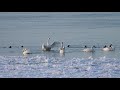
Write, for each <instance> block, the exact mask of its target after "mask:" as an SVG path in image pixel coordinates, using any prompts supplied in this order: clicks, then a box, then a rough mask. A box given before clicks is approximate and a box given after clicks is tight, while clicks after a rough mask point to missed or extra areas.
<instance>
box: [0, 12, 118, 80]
mask: <svg viewBox="0 0 120 90" xmlns="http://www.w3.org/2000/svg"><path fill="white" fill-rule="evenodd" d="M119 29H120V13H119V12H0V77H1V78H4V77H5V78H11V77H12V78H24V77H25V78H119V77H120V40H119V38H120V36H119V33H120V30H119ZM48 37H50V38H51V39H50V43H51V44H52V43H53V42H54V41H59V42H64V46H65V54H64V55H61V54H59V51H58V49H59V46H57V47H55V48H52V50H51V51H50V52H43V51H42V50H41V45H42V44H43V43H46V42H47V38H48ZM111 43H112V44H113V46H114V47H115V51H110V52H104V51H102V50H101V48H102V47H103V46H104V45H110V44H111ZM67 45H71V47H69V48H68V47H67ZM85 45H87V46H88V47H91V46H93V45H95V46H96V47H97V48H95V52H94V53H87V52H82V51H81V50H83V47H84V46H85ZM9 46H12V48H9ZM21 46H24V47H23V48H28V49H30V51H31V52H32V54H30V55H27V56H23V55H22V49H23V48H22V47H21Z"/></svg>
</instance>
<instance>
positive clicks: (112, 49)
mask: <svg viewBox="0 0 120 90" xmlns="http://www.w3.org/2000/svg"><path fill="white" fill-rule="evenodd" d="M102 50H103V51H114V50H115V48H114V47H113V46H112V44H110V46H106V45H105V46H104V47H103V48H102Z"/></svg>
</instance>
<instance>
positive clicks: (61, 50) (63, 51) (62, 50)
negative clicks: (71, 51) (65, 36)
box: [59, 42, 65, 54]
mask: <svg viewBox="0 0 120 90" xmlns="http://www.w3.org/2000/svg"><path fill="white" fill-rule="evenodd" d="M59 52H60V53H61V54H63V53H65V47H64V46H63V42H62V43H61V47H60V48H59Z"/></svg>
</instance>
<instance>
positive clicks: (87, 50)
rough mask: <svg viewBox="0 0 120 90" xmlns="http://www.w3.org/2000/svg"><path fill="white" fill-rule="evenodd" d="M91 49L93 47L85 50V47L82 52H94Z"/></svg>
mask: <svg viewBox="0 0 120 90" xmlns="http://www.w3.org/2000/svg"><path fill="white" fill-rule="evenodd" d="M93 47H95V46H92V47H91V48H87V46H85V48H84V49H83V50H82V51H84V52H94V49H93Z"/></svg>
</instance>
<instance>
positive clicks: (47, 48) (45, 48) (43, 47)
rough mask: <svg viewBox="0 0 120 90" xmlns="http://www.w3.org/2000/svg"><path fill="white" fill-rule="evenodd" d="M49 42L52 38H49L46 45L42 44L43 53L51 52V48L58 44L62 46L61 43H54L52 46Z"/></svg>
mask: <svg viewBox="0 0 120 90" xmlns="http://www.w3.org/2000/svg"><path fill="white" fill-rule="evenodd" d="M49 40H50V38H48V40H47V44H46V45H45V44H44V43H43V44H42V50H43V51H50V50H51V48H53V47H55V46H56V45H57V44H60V42H54V43H53V44H51V45H50V43H49Z"/></svg>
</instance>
